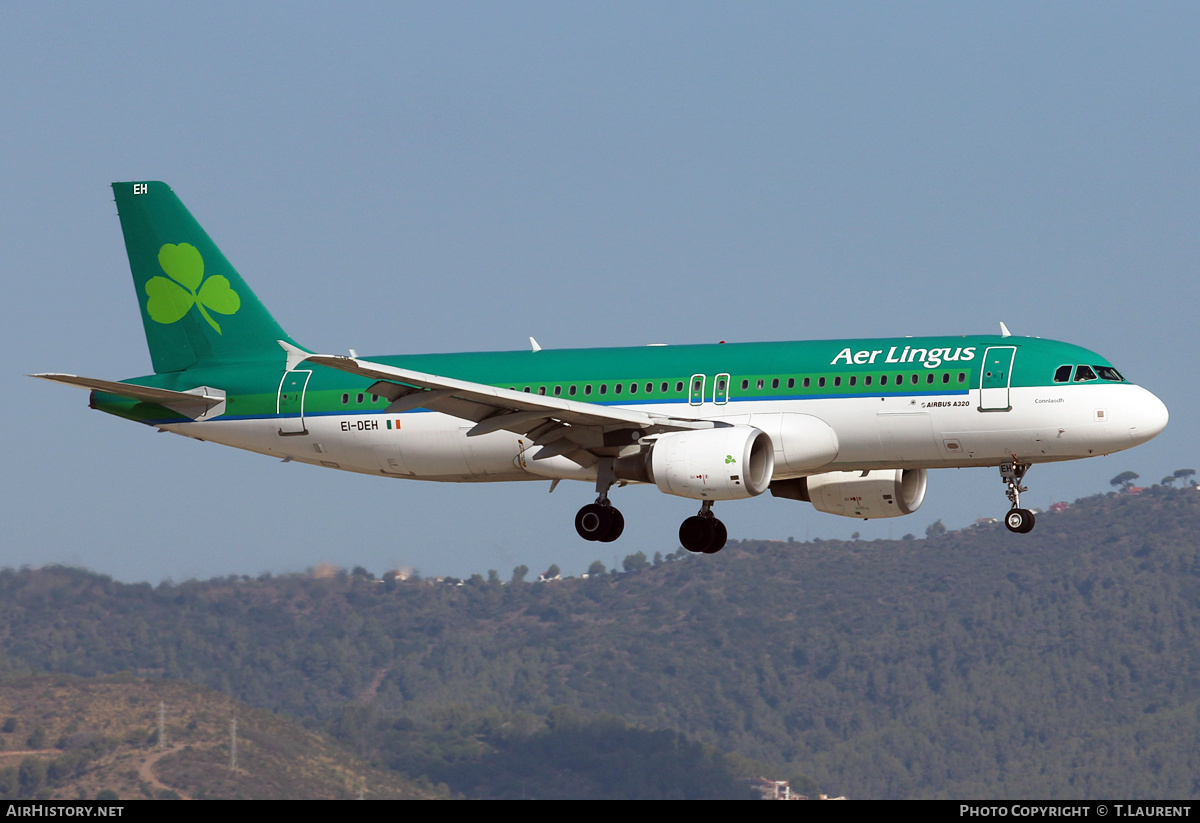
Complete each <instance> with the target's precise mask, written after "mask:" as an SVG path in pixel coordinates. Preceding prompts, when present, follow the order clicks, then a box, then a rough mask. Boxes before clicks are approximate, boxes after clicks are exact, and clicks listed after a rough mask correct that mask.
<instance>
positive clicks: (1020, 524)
mask: <svg viewBox="0 0 1200 823" xmlns="http://www.w3.org/2000/svg"><path fill="white" fill-rule="evenodd" d="M1029 466H1030V464H1029V463H1018V462H1016V458H1015V457H1014V459H1013V462H1012V463H1001V464H1000V479H1001V480H1002V481H1003V482H1004V484H1005V485H1006V486H1008V490H1007V491H1006V492H1005V493H1006V494H1007V495H1008V500H1009V502H1010V503H1012V508H1011V509H1009V510H1008V514H1006V515H1004V525H1005V526H1006V527H1007V528H1008V530H1009V531H1010V532H1015V533H1017V534H1028V533H1029V532H1031V531H1033V523H1034V517H1033V512H1031V511H1030V510H1029V509H1022V508H1021V492H1027V491H1029V489H1028V488H1026V487H1025V486H1022V485H1021V481H1022V480H1023V479H1024V478H1025V472H1027V471H1029Z"/></svg>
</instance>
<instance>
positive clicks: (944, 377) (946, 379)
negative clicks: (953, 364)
mask: <svg viewBox="0 0 1200 823" xmlns="http://www.w3.org/2000/svg"><path fill="white" fill-rule="evenodd" d="M949 382H950V372H946V373H945V374H943V375H942V384H943V385H945V384H946V383H949Z"/></svg>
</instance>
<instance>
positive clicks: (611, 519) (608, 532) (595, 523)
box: [575, 503, 625, 543]
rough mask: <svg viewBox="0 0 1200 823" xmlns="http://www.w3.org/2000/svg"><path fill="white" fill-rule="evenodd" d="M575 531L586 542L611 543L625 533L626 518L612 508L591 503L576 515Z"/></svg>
mask: <svg viewBox="0 0 1200 823" xmlns="http://www.w3.org/2000/svg"><path fill="white" fill-rule="evenodd" d="M575 531H577V532H579V536H580V537H582V538H583V539H584V540H597V541H599V542H601V543H611V542H612V541H614V540H616V539H617V538H618V537H620V536H621V532H623V531H625V517H624V515H622V514H621V512H620V511H618V510H617V509H616V508H614V507H612V506H602V505H600V504H599V503H589V504H588V505H586V506H584V507H583V508H582V509H580V510H579V511H578V513H576V515H575Z"/></svg>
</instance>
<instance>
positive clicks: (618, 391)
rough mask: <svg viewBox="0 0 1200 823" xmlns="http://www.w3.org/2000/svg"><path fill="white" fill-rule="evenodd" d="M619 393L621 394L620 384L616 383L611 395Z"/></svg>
mask: <svg viewBox="0 0 1200 823" xmlns="http://www.w3.org/2000/svg"><path fill="white" fill-rule="evenodd" d="M620 393H621V384H620V383H618V384H617V385H615V386H613V394H620Z"/></svg>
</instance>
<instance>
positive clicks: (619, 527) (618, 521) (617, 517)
mask: <svg viewBox="0 0 1200 823" xmlns="http://www.w3.org/2000/svg"><path fill="white" fill-rule="evenodd" d="M607 508H608V511H609V513H610V519H609V524H608V530H607V531H606V532H605V533H604V534H603V535H601V536H600V537H597V538H596V540H598V541H600V542H601V543H611V542H613V541H614V540H616V539H617V538H618V537H620V536H621V532H623V531H625V515H623V514H621V510H620V509H617V508H614V507H613V506H608V507H607Z"/></svg>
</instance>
